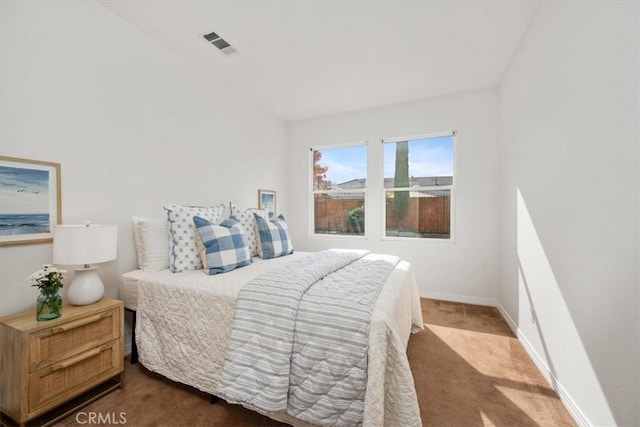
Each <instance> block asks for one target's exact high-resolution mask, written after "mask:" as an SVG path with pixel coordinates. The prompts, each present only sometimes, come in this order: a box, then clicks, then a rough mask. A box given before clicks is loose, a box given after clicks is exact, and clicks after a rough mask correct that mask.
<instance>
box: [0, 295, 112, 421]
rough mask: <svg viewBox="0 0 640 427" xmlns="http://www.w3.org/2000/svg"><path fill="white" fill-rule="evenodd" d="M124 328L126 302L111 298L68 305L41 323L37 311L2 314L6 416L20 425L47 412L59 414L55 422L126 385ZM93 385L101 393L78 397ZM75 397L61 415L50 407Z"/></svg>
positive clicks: (0, 396)
mask: <svg viewBox="0 0 640 427" xmlns="http://www.w3.org/2000/svg"><path fill="white" fill-rule="evenodd" d="M123 330H124V304H123V303H122V301H118V300H114V299H110V298H102V299H101V300H100V301H98V302H96V303H94V304H91V305H85V306H73V305H65V306H64V307H63V309H62V316H60V317H59V318H58V319H55V320H48V321H41V322H38V321H36V314H35V310H30V311H26V312H24V313H19V314H15V315H11V316H6V317H3V318H0V345H1V346H2V347H1V348H0V369H1V373H0V375H1V377H0V382H1V386H0V409H2V412H3V415H5V414H6V415H8V416H9V417H11V418H12V419H13V420H14V421H16V422H17V423H19V424H20V425H21V426H22V425H24V424H25V423H27V422H28V421H31V420H33V419H35V418H38V417H40V416H42V415H44V414H46V413H47V412H50V411H51V412H58V414H57V415H54V417H53V419H51V420H49V422H50V423H53V422H55V421H56V420H58V419H60V418H62V417H63V416H65V415H67V414H69V413H71V412H72V411H73V410H77V409H78V408H80V407H81V406H83V405H86V404H87V403H89V402H91V401H93V400H95V399H97V398H98V397H100V396H102V395H104V394H106V393H108V392H110V391H112V390H114V389H116V388H118V387H122V379H123V378H122V377H123V372H124V334H123ZM92 389H101V391H100V392H99V395H98V396H94V397H89V398H88V399H89V400H87V399H84V400H82V401H77V400H78V399H74V398H76V397H78V396H79V395H81V394H83V393H85V392H87V391H89V390H92ZM72 400H73V402H74V405H73V407H72V408H68V409H65V411H64V412H63V413H60V411H52V410H53V409H55V408H58V407H60V406H61V405H63V404H64V403H67V402H70V401H72ZM3 418H4V417H3ZM2 421H4V422H5V423H6V419H3V420H2ZM39 424H40V425H42V423H39ZM47 424H48V422H45V423H44V425H47Z"/></svg>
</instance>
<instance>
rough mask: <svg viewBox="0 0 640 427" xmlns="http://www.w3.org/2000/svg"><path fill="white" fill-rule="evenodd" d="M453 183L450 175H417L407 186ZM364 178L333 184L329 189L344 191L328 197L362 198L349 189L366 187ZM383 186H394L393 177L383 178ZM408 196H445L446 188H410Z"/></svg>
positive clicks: (359, 194)
mask: <svg viewBox="0 0 640 427" xmlns="http://www.w3.org/2000/svg"><path fill="white" fill-rule="evenodd" d="M452 183H453V177H451V176H433V177H431V176H419V177H411V178H409V187H439V186H445V185H451V184H452ZM366 184H367V182H366V179H364V178H358V179H352V180H350V181H345V182H342V183H340V184H335V185H334V186H333V187H332V188H331V189H332V190H339V191H344V193H331V195H330V197H331V198H334V199H361V198H364V194H361V193H351V192H349V190H361V189H364V188H366ZM384 188H394V179H393V178H385V179H384ZM409 194H410V197H412V198H414V197H437V196H446V195H447V194H448V191H447V190H415V189H413V188H412V189H411V190H410V193H409Z"/></svg>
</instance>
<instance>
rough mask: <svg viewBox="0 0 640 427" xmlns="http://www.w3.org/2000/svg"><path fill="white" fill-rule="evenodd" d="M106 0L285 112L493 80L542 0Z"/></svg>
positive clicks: (363, 104) (296, 115) (384, 100)
mask: <svg viewBox="0 0 640 427" xmlns="http://www.w3.org/2000/svg"><path fill="white" fill-rule="evenodd" d="M98 1H99V3H100V4H102V5H104V6H105V7H106V8H108V9H110V10H112V11H113V12H114V13H116V14H117V15H119V16H120V17H122V18H123V19H125V20H126V21H128V22H130V23H131V24H133V25H135V26H137V27H138V28H140V29H141V30H142V31H144V32H145V33H147V34H149V35H150V36H151V37H153V38H155V39H157V40H158V41H159V42H160V43H162V44H164V45H166V46H168V47H169V48H171V49H173V50H174V51H176V52H178V53H179V54H181V55H183V56H184V57H185V58H187V59H188V60H189V61H192V62H193V63H195V64H197V65H198V66H200V67H202V68H204V69H206V70H207V71H209V72H210V73H211V74H212V75H213V76H215V78H216V79H217V80H218V81H222V82H224V84H225V85H227V86H231V87H235V88H236V89H237V90H238V91H241V92H243V93H244V94H245V96H246V97H247V98H249V99H251V100H252V101H253V102H255V103H258V104H260V105H262V106H263V107H264V108H266V109H267V110H269V111H270V112H272V113H273V114H275V115H276V116H278V117H280V118H282V119H284V120H287V121H289V120H299V119H304V118H310V117H316V116H322V115H328V114H335V113H340V112H345V111H351V110H359V109H364V108H370V107H375V106H381V105H387V104H396V103H401V102H406V101H411V100H418V99H425V98H431V97H437V96H442V95H448V94H452V93H457V92H464V91H469V90H475V89H481V88H487V87H494V86H495V85H497V84H498V83H499V82H500V80H501V78H502V75H503V74H504V72H505V70H506V68H507V67H508V65H509V63H510V61H511V58H512V57H513V55H514V53H515V51H516V49H517V47H518V44H519V42H520V40H521V39H522V38H523V36H524V34H525V32H526V31H527V29H528V28H529V25H530V23H531V22H532V20H533V18H534V16H535V13H536V11H537V9H538V6H539V4H540V2H539V1H538V0H535V1H524V0H518V1H516V0H514V1H506V0H505V1H496V0H494V1H483V0H470V1H417V0H414V1H403V0H398V1H366V0H362V1H346V0H343V1H337V0H336V1H276V0H270V1H269V0H261V1H247V0H245V1H205V0H198V1H195V0H129V1H126V2H125V1H121V0H98ZM212 31H214V32H216V33H217V34H219V35H220V36H221V37H223V38H224V39H225V40H226V41H227V42H229V43H230V44H231V45H232V46H233V47H234V48H235V49H237V50H238V52H237V53H235V54H233V55H228V56H227V55H225V54H223V53H222V52H220V51H219V50H218V49H217V48H215V47H214V46H213V45H211V44H210V43H208V42H207V41H206V40H205V39H204V38H203V37H202V36H203V35H204V34H207V33H210V32H212Z"/></svg>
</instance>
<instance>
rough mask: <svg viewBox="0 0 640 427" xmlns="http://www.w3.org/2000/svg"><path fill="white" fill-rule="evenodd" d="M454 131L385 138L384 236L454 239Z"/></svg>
mask: <svg viewBox="0 0 640 427" xmlns="http://www.w3.org/2000/svg"><path fill="white" fill-rule="evenodd" d="M453 142H454V134H447V135H439V136H429V137H421V138H418V137H417V138H411V139H410V138H402V139H393V140H385V141H383V156H384V196H385V197H384V206H385V208H384V212H385V215H384V218H385V229H384V235H385V236H387V237H405V238H431V239H451V200H452V195H453V191H454V179H453V172H454V171H453V167H454V150H453V146H454V144H453Z"/></svg>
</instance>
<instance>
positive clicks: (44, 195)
mask: <svg viewBox="0 0 640 427" xmlns="http://www.w3.org/2000/svg"><path fill="white" fill-rule="evenodd" d="M61 222H62V206H61V195H60V164H59V163H50V162H41V161H38V160H28V159H19V158H16V157H5V156H0V246H8V245H22V244H28V243H49V242H52V241H53V227H54V226H55V225H56V224H60V223H61Z"/></svg>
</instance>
